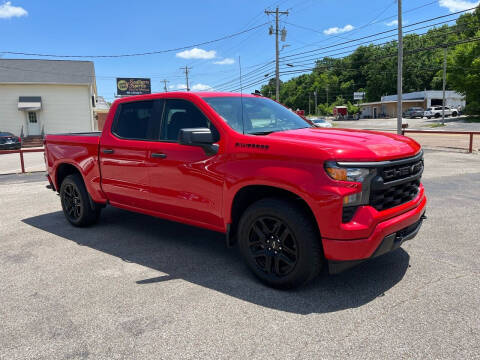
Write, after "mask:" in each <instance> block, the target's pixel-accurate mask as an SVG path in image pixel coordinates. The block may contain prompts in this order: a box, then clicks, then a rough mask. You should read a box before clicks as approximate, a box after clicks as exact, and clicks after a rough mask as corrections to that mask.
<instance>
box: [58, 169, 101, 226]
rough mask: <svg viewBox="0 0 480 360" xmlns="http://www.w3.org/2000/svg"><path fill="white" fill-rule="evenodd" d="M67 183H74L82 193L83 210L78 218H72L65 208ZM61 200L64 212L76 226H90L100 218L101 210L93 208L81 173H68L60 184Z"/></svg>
mask: <svg viewBox="0 0 480 360" xmlns="http://www.w3.org/2000/svg"><path fill="white" fill-rule="evenodd" d="M67 185H72V186H73V187H75V188H76V189H77V191H78V193H79V194H80V202H81V210H80V216H79V217H78V219H72V218H71V217H70V216H68V214H67V211H66V208H65V203H64V194H65V188H66V186H67ZM60 202H61V204H62V209H63V214H64V215H65V217H66V218H67V220H68V221H69V222H70V223H71V224H72V225H74V226H79V227H82V226H88V225H91V224H92V223H94V222H95V221H96V220H97V218H98V215H99V211H100V210H99V209H95V210H92V208H91V204H90V197H89V195H88V193H87V190H86V188H85V185H84V183H83V179H82V178H81V177H80V176H79V175H76V174H74V175H68V176H67V177H66V178H65V179H64V180H63V182H62V185H61V186H60Z"/></svg>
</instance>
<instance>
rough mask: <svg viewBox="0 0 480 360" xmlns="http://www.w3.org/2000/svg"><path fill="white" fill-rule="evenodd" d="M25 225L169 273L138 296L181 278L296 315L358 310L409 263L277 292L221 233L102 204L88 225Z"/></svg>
mask: <svg viewBox="0 0 480 360" xmlns="http://www.w3.org/2000/svg"><path fill="white" fill-rule="evenodd" d="M22 221H23V222H24V223H26V224H28V225H31V226H33V227H36V228H38V229H41V230H43V231H47V232H49V233H51V234H54V235H57V236H60V237H62V238H64V239H65V240H69V241H74V242H76V243H77V244H79V245H81V246H88V247H90V248H92V249H95V250H98V251H102V252H104V253H107V254H109V255H113V256H116V257H119V258H121V259H123V260H124V261H126V262H132V263H137V264H140V265H142V266H146V267H149V268H151V269H155V270H158V271H161V272H163V273H166V274H169V275H168V276H160V277H155V278H150V279H139V280H138V281H136V283H137V284H138V286H139V291H142V290H141V287H143V286H161V283H162V282H164V281H168V280H172V279H183V280H186V281H189V282H192V283H195V284H197V285H200V286H204V287H207V288H210V289H213V290H216V291H219V292H221V293H224V294H227V295H229V296H233V297H236V298H238V299H242V300H244V301H248V302H250V303H254V304H257V305H261V306H264V307H268V308H272V309H277V310H281V311H285V312H291V313H298V314H309V313H327V312H334V311H339V310H343V309H348V308H355V307H359V306H362V305H364V304H366V303H368V302H370V301H372V300H374V299H375V298H377V297H379V296H383V295H384V293H385V292H386V291H387V290H389V289H390V288H392V287H393V286H395V285H396V284H397V283H398V282H399V281H400V280H401V279H402V278H403V276H404V275H405V273H406V271H407V268H408V266H409V265H408V264H409V259H410V257H409V255H408V254H407V253H406V252H405V251H404V250H403V249H398V250H397V251H395V252H392V253H390V254H387V255H385V256H383V257H380V258H377V259H374V260H371V261H369V262H367V263H363V264H361V265H359V266H357V267H356V268H354V269H351V270H349V271H347V272H345V273H343V274H340V275H334V276H329V275H327V274H323V275H322V276H320V277H319V278H318V279H317V280H316V281H314V282H313V283H312V284H310V285H308V286H306V287H304V288H300V289H297V290H293V291H279V290H275V289H271V288H268V287H266V286H264V285H262V284H261V283H259V282H258V281H257V280H256V279H255V278H254V277H253V275H251V274H250V272H249V271H248V269H247V268H246V266H245V265H244V263H243V260H242V258H241V257H240V255H239V253H238V251H236V249H227V248H226V247H225V240H224V235H222V234H219V233H215V232H211V231H208V230H203V229H198V228H195V227H191V226H187V225H182V224H178V223H174V222H169V221H165V220H161V219H156V218H153V217H149V216H145V215H141V214H136V213H131V212H127V211H123V210H120V209H116V208H112V207H107V208H106V209H105V210H104V211H103V212H102V216H101V219H100V222H99V223H98V224H97V225H95V226H93V227H90V228H74V227H72V226H71V225H70V224H68V223H67V221H66V220H65V218H64V216H63V213H62V212H61V211H58V212H54V213H48V214H44V215H40V216H35V217H31V218H27V219H24V220H22ZM85 271H88V269H86V270H85Z"/></svg>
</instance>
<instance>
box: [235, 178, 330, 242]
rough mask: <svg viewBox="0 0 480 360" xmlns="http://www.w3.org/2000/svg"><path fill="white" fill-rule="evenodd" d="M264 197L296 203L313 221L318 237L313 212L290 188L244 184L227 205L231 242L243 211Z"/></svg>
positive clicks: (319, 233)
mask: <svg viewBox="0 0 480 360" xmlns="http://www.w3.org/2000/svg"><path fill="white" fill-rule="evenodd" d="M265 198H280V199H285V200H288V201H291V202H293V203H295V204H297V205H298V206H299V207H300V208H301V209H302V210H303V211H304V212H305V213H306V215H307V216H308V217H309V219H310V220H311V221H312V222H313V223H314V225H315V228H316V229H317V231H318V235H319V237H320V236H321V232H320V228H319V227H318V223H317V221H316V218H315V215H314V212H313V210H312V208H311V207H310V205H309V204H308V202H307V201H306V200H305V199H304V198H303V197H302V196H300V195H298V194H296V193H295V192H292V191H291V190H287V189H284V188H281V187H277V186H272V185H246V186H243V187H242V188H240V189H238V191H237V192H236V193H235V195H234V197H233V200H232V202H231V204H230V207H229V215H230V216H229V219H230V226H229V229H228V233H229V238H231V239H233V240H232V241H231V242H234V241H235V240H234V238H235V235H236V231H237V229H238V223H239V221H240V218H241V216H242V214H243V212H244V211H245V210H246V209H247V208H248V207H249V206H250V205H252V204H253V203H254V202H256V201H258V200H261V199H265Z"/></svg>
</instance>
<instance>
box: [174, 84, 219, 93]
mask: <svg viewBox="0 0 480 360" xmlns="http://www.w3.org/2000/svg"><path fill="white" fill-rule="evenodd" d="M169 88H170V90H178V91H187V85H185V84H175V85H170V86H169ZM190 90H192V91H209V90H213V88H212V87H211V86H210V85H205V84H202V83H198V84H195V85H193V86H191V87H190Z"/></svg>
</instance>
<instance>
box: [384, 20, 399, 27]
mask: <svg viewBox="0 0 480 360" xmlns="http://www.w3.org/2000/svg"><path fill="white" fill-rule="evenodd" d="M385 25H387V26H397V25H398V20H392V21H390V22H386V23H385Z"/></svg>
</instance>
